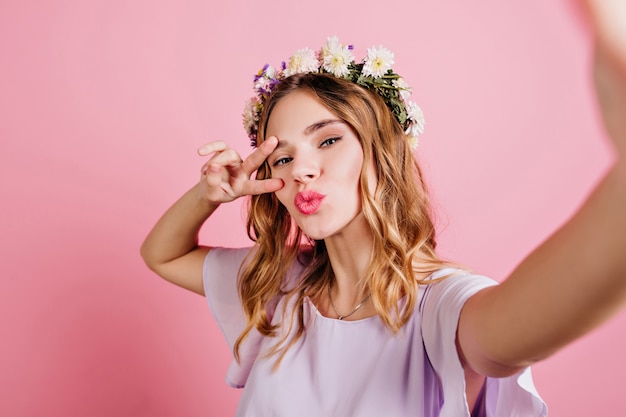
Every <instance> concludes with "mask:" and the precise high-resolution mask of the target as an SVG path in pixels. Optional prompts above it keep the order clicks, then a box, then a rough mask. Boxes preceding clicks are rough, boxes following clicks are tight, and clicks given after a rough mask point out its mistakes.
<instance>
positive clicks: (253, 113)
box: [242, 96, 261, 135]
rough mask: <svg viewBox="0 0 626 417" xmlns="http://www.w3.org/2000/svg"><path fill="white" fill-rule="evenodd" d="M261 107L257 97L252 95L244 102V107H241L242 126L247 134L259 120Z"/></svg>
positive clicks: (254, 127)
mask: <svg viewBox="0 0 626 417" xmlns="http://www.w3.org/2000/svg"><path fill="white" fill-rule="evenodd" d="M260 109H261V102H260V101H259V98H258V97H256V96H255V97H252V98H251V99H250V100H248V101H247V102H246V107H245V108H244V109H243V114H242V117H243V127H244V128H245V129H246V132H247V133H248V135H250V134H251V133H252V132H253V130H254V129H256V125H257V123H258V122H259V112H260Z"/></svg>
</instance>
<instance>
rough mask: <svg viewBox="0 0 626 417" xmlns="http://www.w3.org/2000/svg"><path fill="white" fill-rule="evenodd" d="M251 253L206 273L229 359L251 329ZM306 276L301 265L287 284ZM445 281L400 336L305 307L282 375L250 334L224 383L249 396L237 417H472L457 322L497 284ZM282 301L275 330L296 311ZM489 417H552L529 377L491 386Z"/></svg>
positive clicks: (491, 381) (265, 342)
mask: <svg viewBox="0 0 626 417" xmlns="http://www.w3.org/2000/svg"><path fill="white" fill-rule="evenodd" d="M249 250H250V248H243V249H225V248H215V249H213V250H212V251H210V252H209V253H208V255H207V257H206V260H205V263H204V289H205V293H206V297H207V300H208V302H209V305H210V306H211V309H212V311H213V314H214V316H215V318H216V320H217V322H218V323H219V326H220V328H221V329H222V332H223V333H224V336H225V337H226V340H227V342H228V345H229V347H230V348H231V349H232V347H233V345H234V343H235V341H236V340H237V338H238V336H239V335H240V334H241V332H242V331H243V329H244V328H245V318H244V315H243V311H242V307H241V303H240V300H239V296H238V292H237V273H238V271H239V268H240V266H241V264H242V262H243V261H244V258H245V256H246V254H247V253H248V252H249ZM302 270H303V267H302V266H301V265H300V264H298V263H297V262H296V263H295V264H294V265H293V266H292V267H291V269H290V271H289V274H290V275H291V276H292V277H293V276H294V274H295V275H297V274H299V273H301V272H302ZM448 274H453V276H451V277H449V278H446V279H444V280H442V281H440V282H438V283H436V284H431V285H424V286H421V287H420V294H419V295H418V303H417V304H416V308H415V310H414V312H413V314H412V316H411V318H410V320H409V321H408V322H407V323H406V324H405V325H404V326H403V327H402V329H401V330H400V332H399V333H398V334H395V335H394V334H393V333H391V332H390V331H389V330H388V329H387V328H386V327H385V326H384V325H383V323H382V322H381V321H380V319H379V318H378V316H373V317H369V318H366V319H363V320H356V321H343V320H337V319H332V318H328V317H324V316H323V315H321V314H320V313H319V311H317V309H316V307H315V305H313V303H312V302H310V301H309V300H306V302H305V304H304V319H305V323H307V328H306V332H305V336H304V337H303V338H302V339H301V340H299V341H298V342H297V343H296V345H294V346H293V347H291V348H290V349H289V351H288V352H287V354H286V356H285V357H284V359H283V360H282V362H281V365H280V367H279V368H278V370H276V371H272V367H273V365H274V361H275V358H274V357H270V358H269V359H268V358H264V357H263V353H264V352H266V351H267V349H268V348H269V347H271V346H272V345H273V344H274V343H276V339H275V338H266V337H263V336H261V335H260V334H259V333H258V332H256V330H253V331H252V332H251V333H250V335H249V336H248V338H247V339H246V340H245V341H244V343H243V344H242V346H241V350H240V355H241V362H240V363H237V362H236V361H234V360H233V362H232V363H231V366H230V368H229V370H228V374H227V377H226V380H227V382H228V383H229V384H230V385H231V386H233V387H237V388H244V387H245V388H244V392H243V394H242V397H241V401H240V404H239V407H238V411H237V416H268V417H269V416H285V417H292V416H298V417H306V416H311V417H321V416H359V417H369V416H372V417H381V416H384V417H396V416H397V417H405V416H421V417H435V416H439V417H462V416H468V417H469V416H470V410H468V407H467V401H466V398H465V376H464V372H463V367H462V365H461V362H460V360H459V357H458V353H457V349H456V344H455V340H456V329H457V324H458V319H459V314H460V311H461V308H462V307H463V305H464V303H465V301H466V300H467V299H468V298H469V297H470V296H471V295H472V294H475V293H476V292H477V291H479V290H480V289H482V288H485V287H488V286H491V285H496V284H497V283H496V282H495V281H493V280H491V279H489V278H486V277H483V276H478V275H472V274H469V273H466V272H463V271H457V270H454V269H442V270H440V271H437V272H436V273H435V274H433V278H437V277H440V276H444V275H448ZM289 278H290V277H287V279H289ZM283 301H284V300H280V301H279V302H278V303H277V305H276V307H275V310H274V311H275V314H273V318H272V323H276V322H278V321H280V318H281V316H282V314H281V312H282V311H283V309H284V308H285V307H287V308H289V309H290V308H291V306H285V303H284V302H283ZM288 311H290V310H288ZM284 327H286V326H284ZM294 327H295V326H294ZM485 410H486V415H487V416H489V417H492V416H493V417H505V416H506V417H516V416H525V417H526V416H533V417H534V416H537V417H543V416H546V415H547V407H546V405H545V403H544V402H543V401H542V400H541V398H540V397H539V395H538V393H537V391H536V389H535V387H534V385H533V381H532V377H531V373H530V368H528V369H525V370H524V371H522V372H520V373H518V374H517V375H514V376H511V377H508V378H487V381H486V385H485Z"/></svg>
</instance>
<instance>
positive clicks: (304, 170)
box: [291, 157, 320, 184]
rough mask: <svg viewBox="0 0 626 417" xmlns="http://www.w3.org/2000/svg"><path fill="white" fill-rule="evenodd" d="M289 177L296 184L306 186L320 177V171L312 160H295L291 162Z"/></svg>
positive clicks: (302, 158) (303, 158)
mask: <svg viewBox="0 0 626 417" xmlns="http://www.w3.org/2000/svg"><path fill="white" fill-rule="evenodd" d="M291 168H292V170H291V175H292V176H293V179H294V180H295V181H296V182H299V183H303V184H308V183H310V182H312V181H315V180H316V179H317V178H318V177H319V175H320V169H319V166H318V165H317V163H316V162H315V161H314V160H313V159H312V158H306V157H301V158H296V159H294V160H293V161H292V165H291Z"/></svg>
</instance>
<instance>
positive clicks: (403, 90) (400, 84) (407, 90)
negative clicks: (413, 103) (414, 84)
mask: <svg viewBox="0 0 626 417" xmlns="http://www.w3.org/2000/svg"><path fill="white" fill-rule="evenodd" d="M392 84H393V86H394V87H396V88H397V89H398V94H400V98H401V99H402V101H404V102H406V101H407V100H408V99H409V97H410V96H411V87H409V85H408V84H407V83H406V81H404V78H402V77H400V78H398V79H397V80H393V82H392Z"/></svg>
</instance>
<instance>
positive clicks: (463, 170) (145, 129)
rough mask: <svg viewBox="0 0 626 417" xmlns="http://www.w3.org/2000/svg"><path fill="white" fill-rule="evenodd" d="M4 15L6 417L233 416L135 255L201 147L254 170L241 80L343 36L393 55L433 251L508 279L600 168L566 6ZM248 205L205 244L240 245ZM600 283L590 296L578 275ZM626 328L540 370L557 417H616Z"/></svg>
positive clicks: (135, 8)
mask: <svg viewBox="0 0 626 417" xmlns="http://www.w3.org/2000/svg"><path fill="white" fill-rule="evenodd" d="M215 3H216V2H209V1H200V0H183V1H181V0H176V1H175V0H159V1H147V0H141V1H128V2H127V1H121V0H110V1H104V0H100V1H98V0H57V1H38V2H37V1H33V0H25V1H20V2H17V1H14V2H8V1H5V2H2V3H1V4H0V60H1V64H0V74H1V76H0V137H1V141H0V158H1V163H0V195H1V198H2V202H1V205H0V227H1V228H0V230H1V233H2V238H1V241H0V256H1V257H2V258H1V262H0V268H1V269H0V271H1V276H2V280H1V281H0V282H1V284H0V294H1V297H2V299H1V300H0V301H1V302H0V331H1V334H2V342H1V343H0V369H1V372H0V415H2V416H87V415H88V416H153V417H154V416H222V415H233V414H234V410H235V407H236V404H237V399H238V396H239V392H238V391H237V390H233V389H231V388H228V387H227V386H226V384H225V383H224V382H223V379H224V374H225V371H226V368H227V366H228V362H229V352H228V351H227V348H226V346H225V343H224V341H223V340H222V337H221V335H220V333H219V330H218V328H217V326H216V324H215V323H214V321H213V320H212V318H211V316H210V312H209V309H208V307H207V306H206V303H205V301H204V300H203V299H202V298H201V297H198V296H197V295H194V294H192V293H187V292H185V291H183V290H180V289H177V288H175V287H174V286H172V285H170V284H168V283H166V282H165V281H162V280H160V279H159V278H157V277H156V276H155V275H154V274H153V273H151V272H150V271H148V270H147V268H145V267H144V265H143V263H142V261H141V259H140V257H139V245H140V243H141V241H142V239H143V238H144V236H145V235H146V233H147V232H148V230H149V228H150V227H151V226H152V225H153V224H154V222H155V221H156V219H157V218H158V216H159V215H160V214H161V213H162V212H163V211H164V210H165V209H166V208H167V207H168V206H169V204H171V203H172V202H173V201H174V199H175V198H177V197H178V196H179V195H180V194H182V192H183V191H185V190H186V189H187V188H188V187H190V186H191V185H192V184H193V183H194V182H195V181H196V180H197V177H198V173H199V168H200V165H201V164H202V159H201V158H199V157H198V156H197V155H196V153H195V150H196V148H197V147H198V146H200V145H201V144H202V143H204V142H206V141H208V140H213V139H225V140H228V141H229V142H230V143H231V144H232V145H233V146H235V147H237V148H238V149H240V150H241V151H242V152H243V153H247V152H249V148H248V146H247V140H246V137H245V134H244V131H243V129H242V127H241V125H240V114H241V110H242V106H243V104H244V101H245V100H246V99H247V98H248V97H249V95H250V94H251V77H252V74H253V73H254V72H256V71H257V69H258V68H260V66H262V65H263V64H264V63H266V62H269V63H272V64H278V63H279V62H280V61H281V60H282V59H285V58H287V57H288V56H289V55H290V54H291V53H292V52H293V51H295V50H296V49H298V48H301V47H305V46H309V47H311V48H318V47H319V46H321V44H322V43H323V42H324V41H325V39H326V36H330V35H338V36H339V37H340V39H341V40H343V41H345V42H351V43H354V44H355V45H356V52H357V56H358V57H361V56H362V54H363V52H364V51H365V48H367V47H369V46H372V45H374V44H383V45H385V46H387V47H388V48H390V49H392V50H393V51H394V52H395V54H396V65H395V68H396V69H397V71H398V72H400V73H401V74H403V75H404V76H405V78H406V79H407V80H408V82H409V83H410V84H411V85H412V86H414V97H415V98H416V100H417V101H418V102H419V103H420V104H421V105H422V107H423V108H424V110H425V113H426V118H427V130H426V134H425V135H424V136H423V140H422V145H421V147H420V150H419V155H420V158H421V159H422V160H423V163H424V166H425V168H426V171H427V174H428V180H429V182H430V183H431V184H432V188H433V189H434V190H435V192H434V198H435V200H436V205H437V208H438V211H439V219H438V223H439V224H440V230H441V238H440V244H441V251H442V253H443V254H444V255H446V256H448V257H450V258H453V259H455V260H457V261H459V262H461V263H464V264H466V265H468V266H470V267H472V268H474V269H475V270H476V271H479V272H481V273H484V274H487V275H491V276H493V277H494V278H496V279H498V280H501V279H503V278H504V277H505V276H506V274H507V273H508V272H510V271H511V270H512V269H513V268H514V267H515V265H516V264H517V263H518V262H519V261H520V260H521V259H522V258H523V257H524V256H525V255H526V254H527V253H528V252H529V251H530V250H532V249H533V247H535V246H536V245H537V244H538V243H539V242H540V241H542V240H543V239H544V238H545V237H547V236H548V235H549V234H550V233H551V232H552V231H553V230H554V229H555V228H556V227H558V226H559V225H560V224H561V223H562V222H563V221H564V220H565V219H566V218H567V217H568V216H569V215H570V214H571V213H572V212H573V210H574V209H575V207H576V206H577V205H578V204H580V202H581V201H582V200H583V199H584V197H585V196H586V195H587V194H588V192H589V190H590V188H591V187H592V186H593V184H594V183H595V182H597V180H598V179H599V177H600V175H601V174H602V172H604V171H605V170H606V168H607V166H608V163H609V161H610V157H611V154H610V152H609V150H608V147H607V145H606V142H605V141H604V140H603V139H602V130H601V128H600V126H599V124H598V119H597V114H596V110H595V107H594V104H593V100H592V95H591V90H590V83H589V66H588V64H589V54H590V42H589V39H588V35H587V33H586V32H585V30H584V28H583V27H582V25H581V21H580V19H578V18H577V16H576V13H575V12H574V11H573V10H572V9H571V7H570V4H569V3H568V2H566V1H565V0H560V1H556V2H546V1H544V0H527V1H517V2H512V1H509V2H503V1H500V0H483V1H480V2H478V1H475V2H467V1H464V0H445V1H443V0H421V1H411V2H409V1H407V2H374V1H366V0H363V1H356V0H350V1H346V2H341V1H335V0H333V1H328V0H321V1H317V2H315V3H314V4H311V3H296V2H290V1H286V0H277V1H273V2H245V1H230V2H223V3H219V4H215ZM241 219H242V209H241V205H239V204H231V205H230V206H229V207H222V208H221V209H220V210H219V212H218V213H217V214H216V215H215V217H214V218H212V219H211V220H210V221H209V223H208V225H207V226H208V227H207V228H206V229H205V232H206V231H207V230H208V229H211V230H212V234H211V235H209V234H208V233H206V234H205V235H204V241H205V242H206V243H210V244H222V245H237V246H240V245H245V244H246V243H247V240H246V237H245V231H244V227H243V224H242V221H241ZM589 279H593V277H589ZM625 326H626V313H624V312H622V313H621V314H619V315H618V316H617V317H615V318H614V319H612V320H611V321H609V322H608V323H607V324H605V325H604V326H602V327H601V328H599V329H598V330H596V331H594V332H593V333H592V334H591V335H589V336H588V337H585V338H584V339H582V340H580V341H578V342H576V343H574V344H572V345H571V346H569V347H567V348H566V349H564V350H563V351H562V352H560V353H558V354H557V355H555V356H554V357H552V358H550V359H548V360H546V361H545V362H543V363H540V364H538V365H537V366H535V367H534V372H535V376H536V383H537V386H538V388H539V390H540V392H541V393H542V395H543V396H544V398H545V399H546V400H547V402H548V403H549V406H550V408H551V411H552V413H551V415H553V416H584V415H592V414H593V415H624V414H626V396H624V395H623V388H622V383H621V382H620V381H621V379H622V378H621V376H622V374H623V373H624V372H625V371H626V360H625V359H624V355H623V352H624V351H625V350H626V338H625V337H624V336H623V329H624V327H625Z"/></svg>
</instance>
